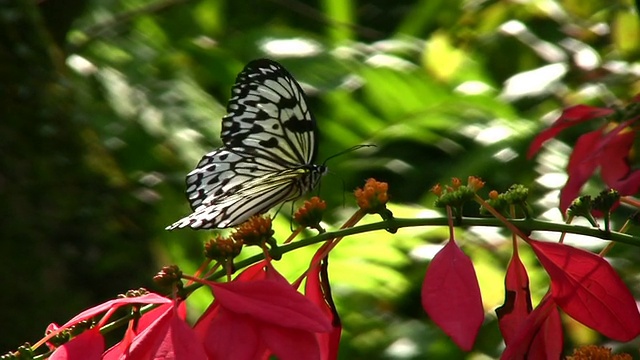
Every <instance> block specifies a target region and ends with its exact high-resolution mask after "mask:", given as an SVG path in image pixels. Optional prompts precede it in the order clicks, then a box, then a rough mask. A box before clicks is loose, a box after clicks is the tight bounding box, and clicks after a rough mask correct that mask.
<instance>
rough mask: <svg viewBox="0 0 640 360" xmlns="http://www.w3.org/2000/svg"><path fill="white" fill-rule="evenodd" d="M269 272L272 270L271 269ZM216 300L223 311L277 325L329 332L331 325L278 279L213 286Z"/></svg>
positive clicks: (306, 300)
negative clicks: (226, 310)
mask: <svg viewBox="0 0 640 360" xmlns="http://www.w3.org/2000/svg"><path fill="white" fill-rule="evenodd" d="M270 271H274V272H275V270H273V269H271V270H270ZM211 287H212V288H213V292H214V294H215V296H216V301H218V302H219V303H220V306H222V307H223V308H225V309H228V310H230V311H233V312H235V313H237V314H243V315H248V316H251V317H254V318H256V319H258V320H260V321H263V322H267V323H272V324H275V325H278V326H283V327H289V328H294V329H300V330H306V331H311V332H329V331H331V324H330V323H329V321H328V320H327V319H326V318H325V316H324V315H323V314H322V312H321V311H320V309H319V308H318V307H317V306H316V305H315V304H313V303H312V302H311V301H309V300H308V299H307V298H305V297H304V296H303V295H302V294H300V293H299V292H298V291H296V290H295V289H294V288H293V287H291V285H289V284H288V283H286V284H285V283H282V282H281V281H277V280H254V281H246V282H245V281H232V282H228V283H223V284H216V283H212V284H211Z"/></svg>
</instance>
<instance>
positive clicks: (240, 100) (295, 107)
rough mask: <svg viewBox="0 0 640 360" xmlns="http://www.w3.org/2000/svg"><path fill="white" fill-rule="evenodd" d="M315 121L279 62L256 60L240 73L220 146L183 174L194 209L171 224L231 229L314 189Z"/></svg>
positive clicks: (318, 168)
mask: <svg viewBox="0 0 640 360" xmlns="http://www.w3.org/2000/svg"><path fill="white" fill-rule="evenodd" d="M317 137H318V136H317V129H316V121H315V118H314V117H313V115H312V114H311V112H309V108H308V106H307V99H306V97H305V94H304V91H303V90H302V88H301V87H300V85H299V84H298V82H296V80H295V79H294V78H293V76H291V74H290V73H289V72H288V71H287V70H286V69H285V68H284V67H282V65H280V64H278V63H277V62H275V61H272V60H267V59H258V60H253V61H251V62H250V63H248V64H247V65H246V66H245V67H244V69H243V70H242V72H240V74H238V77H237V78H236V82H235V85H234V86H233V88H232V90H231V99H230V100H229V103H228V105H227V115H225V116H224V117H223V119H222V133H221V139H222V143H223V146H222V147H221V148H219V149H217V150H214V151H212V152H210V153H208V154H206V155H204V157H203V158H202V160H200V162H199V163H198V165H197V166H196V168H195V169H194V170H193V171H191V172H190V173H189V174H188V175H187V178H186V183H187V190H186V194H187V199H188V200H189V203H190V205H191V209H192V210H193V213H192V214H191V215H189V216H186V217H184V218H182V219H180V220H178V221H176V222H175V223H173V224H172V225H170V226H167V228H166V229H167V230H172V229H176V228H184V227H191V228H193V229H214V228H219V229H222V228H227V227H232V226H236V225H239V224H241V223H243V222H244V221H246V220H247V219H249V218H250V217H251V216H253V215H256V214H261V213H264V212H266V211H268V210H269V209H271V208H273V207H274V206H276V205H279V204H281V203H284V202H286V201H291V200H295V199H297V198H299V197H301V196H302V195H304V194H305V193H306V192H308V191H310V190H312V189H313V188H315V186H316V185H317V184H318V182H319V180H320V178H321V177H322V176H323V175H324V174H325V173H326V172H327V168H326V166H324V165H316V164H314V161H315V159H316V155H317V152H318V138H317Z"/></svg>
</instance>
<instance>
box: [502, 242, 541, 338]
mask: <svg viewBox="0 0 640 360" xmlns="http://www.w3.org/2000/svg"><path fill="white" fill-rule="evenodd" d="M504 285H505V299H504V304H503V305H502V306H501V307H499V308H497V309H496V315H498V325H499V326H500V332H501V333H502V337H503V338H504V342H505V344H507V345H509V343H511V341H512V339H513V336H514V335H515V334H516V331H517V329H518V328H519V327H520V326H521V325H522V324H523V323H524V321H525V320H526V319H527V317H528V316H529V313H530V312H531V310H532V308H533V307H532V306H531V293H530V292H529V277H528V276H527V269H525V267H524V265H523V264H522V261H520V257H519V256H518V253H517V252H516V251H514V253H513V256H512V257H511V261H510V262H509V267H508V268H507V274H506V277H505V284H504Z"/></svg>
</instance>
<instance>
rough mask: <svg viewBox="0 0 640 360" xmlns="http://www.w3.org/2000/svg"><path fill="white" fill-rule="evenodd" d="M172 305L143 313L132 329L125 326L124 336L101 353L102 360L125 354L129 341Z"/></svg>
mask: <svg viewBox="0 0 640 360" xmlns="http://www.w3.org/2000/svg"><path fill="white" fill-rule="evenodd" d="M179 306H180V308H181V309H182V308H184V302H181V303H180V305H179ZM172 307H173V304H171V303H169V304H163V305H160V306H158V307H157V308H155V309H153V310H151V311H149V312H146V313H144V314H143V315H142V316H141V317H140V319H139V320H138V321H137V326H136V327H135V329H132V328H131V326H129V327H128V328H127V331H126V332H125V335H124V338H123V339H122V340H121V341H120V342H119V343H117V344H116V345H114V346H112V347H111V348H110V349H109V350H107V351H106V352H105V353H104V354H103V355H102V360H116V359H120V357H122V356H124V355H125V354H128V353H129V347H130V346H131V343H133V340H134V339H135V337H136V336H137V335H138V334H139V333H141V332H142V331H144V330H145V329H146V328H148V327H149V326H150V325H151V324H153V323H154V322H155V321H156V320H157V319H158V318H159V317H161V316H163V315H165V313H166V312H167V311H168V310H169V309H171V308H172Z"/></svg>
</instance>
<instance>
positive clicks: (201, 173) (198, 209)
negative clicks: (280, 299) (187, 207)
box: [167, 149, 320, 230]
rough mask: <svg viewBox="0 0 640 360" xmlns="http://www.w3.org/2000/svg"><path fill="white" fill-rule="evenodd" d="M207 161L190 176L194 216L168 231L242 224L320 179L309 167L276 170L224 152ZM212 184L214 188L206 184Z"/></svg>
mask: <svg viewBox="0 0 640 360" xmlns="http://www.w3.org/2000/svg"><path fill="white" fill-rule="evenodd" d="M205 159H208V160H209V161H210V162H211V163H210V165H207V166H203V167H199V168H196V169H195V170H193V171H192V172H191V173H190V174H189V175H188V176H187V182H188V184H189V182H190V183H191V185H188V189H187V190H188V192H187V194H188V196H189V197H190V198H189V200H190V202H191V204H192V206H193V213H192V214H191V215H189V216H187V217H185V218H183V219H180V220H179V221H177V222H175V223H174V224H172V225H171V226H169V227H167V229H168V230H172V229H175V228H183V227H187V226H189V227H191V228H194V229H209V228H226V227H230V226H235V225H238V224H241V223H242V222H244V221H246V220H247V219H249V218H250V217H251V216H253V215H255V214H260V213H264V212H266V211H268V210H269V209H271V208H272V207H274V206H276V205H278V204H280V203H283V202H285V201H289V200H293V199H296V198H298V197H300V196H302V195H303V194H304V193H305V192H306V191H307V190H308V189H309V187H310V186H311V185H310V183H309V182H310V181H312V182H313V183H315V182H317V178H319V176H320V175H319V173H317V172H314V171H312V170H311V169H307V168H293V169H284V170H282V169H277V170H276V169H274V168H273V167H267V166H263V165H258V163H262V161H257V160H256V158H255V157H252V156H250V155H247V154H242V153H240V154H238V153H234V152H230V151H228V150H222V149H221V150H217V151H214V152H212V153H210V154H208V155H206V156H205V158H203V160H202V162H204V161H206V160H205ZM221 159H224V160H223V161H222V160H221ZM256 174H261V175H259V176H256ZM208 183H210V184H211V186H210V188H207V187H205V186H203V185H202V184H208ZM189 190H191V191H190V192H189ZM194 204H195V205H194Z"/></svg>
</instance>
